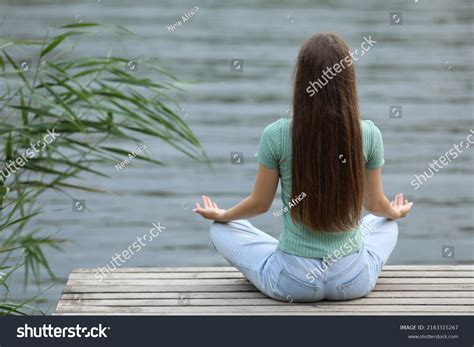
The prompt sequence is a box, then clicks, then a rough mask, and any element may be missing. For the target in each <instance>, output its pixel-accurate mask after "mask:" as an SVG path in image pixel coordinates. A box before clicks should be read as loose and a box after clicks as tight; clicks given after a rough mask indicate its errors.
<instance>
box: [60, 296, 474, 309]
mask: <svg viewBox="0 0 474 347" xmlns="http://www.w3.org/2000/svg"><path fill="white" fill-rule="evenodd" d="M61 305H63V306H247V305H248V306H250V305H258V306H274V305H293V303H289V302H286V301H276V300H273V299H270V298H250V299H247V298H244V299H229V298H225V299H216V298H212V299H198V298H195V297H194V296H193V295H192V294H191V295H190V296H184V295H182V298H180V297H179V295H176V297H175V298H173V299H120V300H114V299H100V300H90V299H83V298H81V297H80V296H76V298H74V299H72V300H64V299H62V300H61ZM302 305H305V304H302ZM306 305H308V304H306ZM318 305H464V306H471V309H474V298H469V299H468V298H361V299H357V300H348V301H319V302H318Z"/></svg>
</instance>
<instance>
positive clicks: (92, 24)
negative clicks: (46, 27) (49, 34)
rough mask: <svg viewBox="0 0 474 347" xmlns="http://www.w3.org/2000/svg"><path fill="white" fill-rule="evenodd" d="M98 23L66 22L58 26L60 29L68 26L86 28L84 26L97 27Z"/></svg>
mask: <svg viewBox="0 0 474 347" xmlns="http://www.w3.org/2000/svg"><path fill="white" fill-rule="evenodd" d="M99 25H100V24H97V23H74V24H67V25H63V26H61V27H59V28H60V29H69V28H86V27H97V26H99Z"/></svg>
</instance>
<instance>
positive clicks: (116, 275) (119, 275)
mask: <svg viewBox="0 0 474 347" xmlns="http://www.w3.org/2000/svg"><path fill="white" fill-rule="evenodd" d="M100 277H101V276H100V275H99V276H97V277H96V273H95V272H72V273H71V274H70V275H69V279H74V280H76V279H77V280H98V279H100ZM388 277H394V278H412V277H420V278H425V277H434V278H465V277H468V278H472V277H474V272H470V271H383V272H382V273H381V275H380V278H388ZM185 278H188V279H189V278H198V279H206V278H215V279H218V278H244V275H243V274H242V273H240V272H237V271H229V272H176V273H173V272H112V273H110V274H106V275H105V276H104V279H107V280H108V279H185Z"/></svg>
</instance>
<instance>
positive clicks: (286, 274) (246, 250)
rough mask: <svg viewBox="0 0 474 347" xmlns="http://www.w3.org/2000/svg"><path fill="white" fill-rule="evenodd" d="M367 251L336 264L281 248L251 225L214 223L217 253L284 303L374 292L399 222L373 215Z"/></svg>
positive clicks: (369, 221) (369, 219)
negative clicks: (291, 252)
mask: <svg viewBox="0 0 474 347" xmlns="http://www.w3.org/2000/svg"><path fill="white" fill-rule="evenodd" d="M362 223H364V224H365V225H370V229H371V232H370V234H368V235H366V236H365V237H364V242H363V247H362V249H361V250H359V251H358V252H356V253H352V254H349V255H347V256H344V257H341V258H339V259H337V260H336V261H334V262H330V261H329V262H328V261H324V260H323V259H320V258H305V257H300V256H296V255H293V254H289V253H285V252H283V251H281V250H279V249H278V241H277V240H276V239H274V238H273V237H271V236H270V235H268V234H266V233H264V232H263V231H261V230H259V229H257V228H255V227H254V226H252V224H250V223H249V221H247V220H235V221H231V222H227V223H217V222H215V223H214V224H213V225H212V227H211V233H210V237H211V241H212V243H213V244H214V247H215V248H216V249H217V251H218V252H219V253H220V254H221V255H222V256H223V257H224V258H225V259H226V260H227V261H228V262H229V263H230V264H232V265H233V266H235V267H236V268H237V269H239V270H240V271H241V272H242V273H243V274H244V276H245V277H246V278H247V279H248V280H249V281H250V282H251V283H252V284H253V285H254V286H255V287H257V288H258V289H259V290H260V291H261V292H262V293H264V294H265V295H267V296H269V297H272V298H274V299H277V300H281V301H288V302H315V301H319V300H323V299H326V300H349V299H355V298H360V297H363V296H365V295H367V294H368V293H370V292H371V291H372V289H373V288H374V287H375V283H376V281H377V278H378V277H379V275H380V272H381V271H382V267H383V266H384V264H385V263H386V262H387V259H388V257H389V256H390V254H391V253H392V250H393V249H394V247H395V244H396V242H397V236H398V226H397V223H396V222H395V221H392V220H388V219H385V218H381V217H376V216H374V215H368V216H366V217H364V218H363V220H362Z"/></svg>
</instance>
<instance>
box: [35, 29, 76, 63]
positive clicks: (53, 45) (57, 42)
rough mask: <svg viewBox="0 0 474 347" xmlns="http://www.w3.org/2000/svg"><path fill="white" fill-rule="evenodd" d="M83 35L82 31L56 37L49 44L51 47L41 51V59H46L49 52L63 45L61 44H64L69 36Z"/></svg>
mask: <svg viewBox="0 0 474 347" xmlns="http://www.w3.org/2000/svg"><path fill="white" fill-rule="evenodd" d="M81 34H83V33H82V32H80V31H69V32H67V33H64V34H61V35H59V36H56V37H55V38H53V39H52V40H51V42H50V43H49V45H47V46H46V47H45V48H44V49H43V50H42V51H41V54H40V58H42V57H44V56H45V55H46V54H48V53H49V52H51V51H52V50H53V49H55V48H56V47H57V46H58V45H60V44H61V42H63V41H64V40H65V39H66V38H67V37H69V36H72V35H81Z"/></svg>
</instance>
